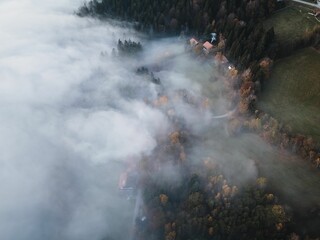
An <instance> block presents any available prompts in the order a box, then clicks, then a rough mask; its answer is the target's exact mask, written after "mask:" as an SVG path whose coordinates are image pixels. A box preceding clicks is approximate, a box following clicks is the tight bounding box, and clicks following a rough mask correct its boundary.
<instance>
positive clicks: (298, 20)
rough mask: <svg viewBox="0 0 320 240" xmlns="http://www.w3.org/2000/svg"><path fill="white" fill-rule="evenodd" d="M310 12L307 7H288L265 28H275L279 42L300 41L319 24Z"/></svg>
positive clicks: (266, 22) (265, 23) (265, 24)
mask: <svg viewBox="0 0 320 240" xmlns="http://www.w3.org/2000/svg"><path fill="white" fill-rule="evenodd" d="M308 12H310V10H308V8H305V7H300V6H291V7H287V8H285V9H283V10H280V11H279V12H277V13H275V14H273V15H272V16H271V17H270V18H268V19H267V20H266V21H265V22H264V26H265V28H266V29H269V28H271V27H274V31H275V36H276V40H277V41H279V42H290V41H292V40H296V39H300V38H301V37H303V34H304V33H305V32H306V30H312V29H313V28H314V26H316V25H317V24H319V23H318V22H317V21H316V20H315V18H314V17H313V16H311V15H309V14H308Z"/></svg>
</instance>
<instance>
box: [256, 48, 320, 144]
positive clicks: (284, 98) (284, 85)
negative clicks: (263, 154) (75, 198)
mask: <svg viewBox="0 0 320 240" xmlns="http://www.w3.org/2000/svg"><path fill="white" fill-rule="evenodd" d="M259 108H261V109H262V110H264V111H266V112H267V113H270V114H271V115H273V116H274V117H276V118H277V119H279V120H280V121H282V122H283V123H285V124H288V125H290V126H291V127H292V129H293V131H294V132H296V133H302V134H306V135H311V136H312V137H314V138H315V139H316V140H317V141H319V142H320V53H319V52H317V51H316V50H314V49H312V48H306V49H302V50H299V51H297V52H296V53H295V54H293V55H291V56H290V57H287V58H283V59H281V60H279V61H277V62H276V63H275V66H274V69H273V70H272V75H271V78H270V79H269V80H268V82H267V83H266V84H265V88H264V90H263V92H262V95H261V99H260V100H259Z"/></svg>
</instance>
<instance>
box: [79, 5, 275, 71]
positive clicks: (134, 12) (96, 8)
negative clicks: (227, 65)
mask: <svg viewBox="0 0 320 240" xmlns="http://www.w3.org/2000/svg"><path fill="white" fill-rule="evenodd" d="M276 7H277V1H276V0H260V1H258V0H255V1H240V0H228V1H221V0H215V1H209V0H197V1H195V0H194V1H190V0H180V1H179V0H175V1H173V0H172V1H164V0H162V1H149V0H148V1H146V0H134V1H128V0H120V1H114V0H103V1H101V2H98V1H96V0H93V1H90V2H89V3H86V4H84V5H83V6H82V7H81V8H80V9H79V11H78V15H79V16H87V15H95V16H99V17H107V16H116V17H119V18H120V19H125V20H132V21H136V22H137V23H138V28H139V29H140V30H144V31H154V32H156V33H164V34H179V33H180V32H183V33H187V34H189V35H191V34H194V35H196V36H199V37H203V38H205V37H206V35H207V34H209V33H211V32H217V33H222V34H223V36H224V37H225V38H226V39H227V41H226V46H225V47H226V53H227V56H228V58H229V59H230V60H232V61H234V62H235V63H236V64H237V65H238V67H239V68H241V69H244V68H246V67H248V66H249V65H250V64H253V63H254V62H255V60H257V59H261V58H262V57H266V56H269V55H274V54H275V49H274V47H272V41H273V38H274V31H273V29H272V28H271V29H264V28H263V25H262V20H263V19H264V18H266V17H267V16H269V15H270V14H271V13H272V12H273V11H274V10H275V9H276Z"/></svg>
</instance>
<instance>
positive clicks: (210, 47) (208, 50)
mask: <svg viewBox="0 0 320 240" xmlns="http://www.w3.org/2000/svg"><path fill="white" fill-rule="evenodd" d="M212 48H213V45H212V44H211V43H209V42H208V41H206V42H205V43H204V44H203V50H204V51H205V52H206V53H209V52H210V50H211V49H212Z"/></svg>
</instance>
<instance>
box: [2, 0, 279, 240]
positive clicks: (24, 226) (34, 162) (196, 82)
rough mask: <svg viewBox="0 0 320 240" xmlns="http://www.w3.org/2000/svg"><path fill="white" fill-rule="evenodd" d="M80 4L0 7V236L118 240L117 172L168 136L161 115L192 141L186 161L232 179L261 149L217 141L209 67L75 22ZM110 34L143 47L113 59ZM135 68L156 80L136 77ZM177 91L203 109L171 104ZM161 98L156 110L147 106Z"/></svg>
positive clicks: (89, 22)
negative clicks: (213, 164) (206, 163)
mask: <svg viewBox="0 0 320 240" xmlns="http://www.w3.org/2000/svg"><path fill="white" fill-rule="evenodd" d="M81 4H82V1H71V0H63V1H59V2H56V1H39V0H23V1H17V0H14V1H12V0H11V1H7V0H5V1H1V3H0V35H1V38H0V45H1V48H0V152H1V157H0V196H1V198H0V239H3V240H11V239H14V240H20V239H21V240H22V239H23V240H29V239H33V240H38V239H39V240H40V239H66V240H68V239H77V240H81V239H92V240H95V239H97V240H102V239H128V238H129V237H128V236H129V235H130V234H131V233H130V229H131V224H132V217H133V216H132V215H133V206H132V203H130V202H129V201H127V200H126V199H124V198H122V197H121V196H119V194H118V189H117V188H118V179H119V176H120V174H121V172H122V171H124V169H126V167H127V165H128V162H129V161H139V159H140V158H141V156H148V155H150V154H151V153H152V152H153V150H154V149H155V148H156V146H157V142H158V141H159V139H161V138H165V137H167V136H168V134H169V133H170V132H172V131H174V130H175V126H174V124H172V122H170V121H169V119H168V111H170V110H172V109H174V114H176V115H178V116H179V117H180V118H181V119H183V123H184V124H185V128H186V129H189V130H190V131H191V132H192V133H194V134H196V135H198V136H201V138H202V139H203V141H202V143H203V144H200V145H197V144H195V146H194V147H193V148H192V152H191V153H190V155H189V156H187V157H188V158H189V160H190V161H202V160H203V159H204V158H206V157H212V158H214V159H215V160H216V161H218V162H219V163H220V165H221V166H222V168H223V169H224V172H225V174H226V176H227V177H228V178H229V179H233V180H234V181H236V182H237V184H241V183H245V182H247V181H249V180H252V179H255V178H256V177H257V176H258V169H257V166H256V162H257V159H253V158H255V157H258V156H259V157H262V158H263V156H264V155H265V153H266V152H268V153H270V152H272V151H273V149H270V147H268V146H266V145H265V144H264V143H260V142H259V141H256V139H255V138H251V137H247V138H249V139H251V140H246V141H242V142H241V140H240V139H239V138H238V140H232V139H231V138H228V132H227V130H226V126H225V123H224V121H221V120H213V119H212V116H215V115H220V114H224V113H226V112H228V111H230V110H232V109H230V106H229V103H228V101H227V99H226V98H225V97H224V94H223V88H224V86H223V81H216V80H214V79H215V78H219V77H220V76H219V74H218V73H217V72H216V70H215V68H213V66H214V62H213V60H212V61H211V60H208V61H201V60H197V61H196V60H194V59H192V58H191V57H190V56H188V55H187V54H185V51H184V41H182V40H179V39H176V38H168V39H162V40H152V41H150V40H147V38H145V37H144V36H143V35H141V34H139V33H137V32H135V31H133V30H132V28H130V26H129V24H124V23H119V22H112V21H104V22H101V21H99V20H96V19H90V18H79V17H77V16H76V15H74V14H73V13H74V11H75V10H76V9H77V8H78V7H79V6H80V5H81ZM118 39H122V40H124V39H127V40H128V39H131V40H134V41H140V42H141V43H142V45H143V52H142V53H141V55H140V56H139V57H136V58H134V57H115V56H113V54H112V49H113V48H115V49H116V48H117V43H118ZM142 66H145V67H148V69H149V70H150V71H152V72H153V74H154V76H155V77H156V78H159V79H160V81H161V84H160V85H158V84H154V83H152V82H151V81H149V80H148V78H146V77H143V76H141V75H138V74H136V70H137V68H139V67H142ZM213 76H214V77H213ZM181 90H187V91H188V93H191V94H192V96H194V97H195V98H198V100H199V101H200V102H201V101H203V102H206V101H207V102H208V104H209V106H210V107H208V108H206V109H199V108H196V107H193V106H190V105H188V104H185V103H184V102H181V101H179V100H173V99H175V94H176V92H177V91H181ZM162 95H166V96H168V99H169V105H168V106H169V107H168V106H167V108H166V107H161V106H158V107H155V105H157V104H154V102H155V101H156V100H157V98H158V97H159V96H162ZM160 105H161V104H160ZM253 142H254V143H255V147H256V148H255V149H254V150H252V151H250V146H252V143H253ZM226 143H227V144H226ZM257 148H259V151H257V150H256V149H257ZM248 149H249V150H248ZM264 164H266V162H264ZM266 165H267V164H266ZM233 166H236V167H233ZM166 167H167V166H166ZM169 168H170V165H169V167H168V171H167V175H166V177H167V178H170V176H174V175H175V172H174V171H171V170H172V169H171V170H169ZM173 169H174V168H173ZM266 172H267V171H266ZM270 175H271V174H270Z"/></svg>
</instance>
